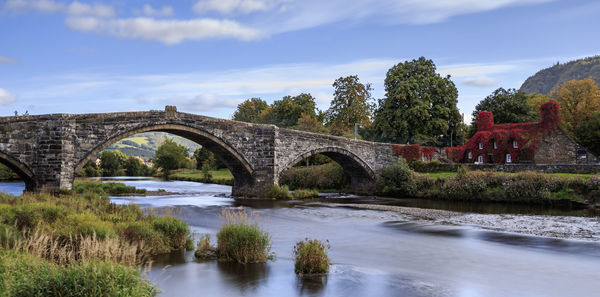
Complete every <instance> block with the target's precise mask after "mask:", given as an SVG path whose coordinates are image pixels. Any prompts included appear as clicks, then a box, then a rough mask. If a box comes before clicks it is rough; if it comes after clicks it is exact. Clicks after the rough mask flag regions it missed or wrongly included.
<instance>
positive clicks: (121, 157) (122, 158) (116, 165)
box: [100, 150, 127, 176]
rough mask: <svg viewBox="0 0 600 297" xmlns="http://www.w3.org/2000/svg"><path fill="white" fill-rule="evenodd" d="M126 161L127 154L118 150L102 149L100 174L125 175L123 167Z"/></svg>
mask: <svg viewBox="0 0 600 297" xmlns="http://www.w3.org/2000/svg"><path fill="white" fill-rule="evenodd" d="M126 163H127V156H126V155H125V154H123V153H122V152H120V151H118V150H116V151H102V153H100V168H101V169H102V176H117V175H125V169H124V167H125V164H126Z"/></svg>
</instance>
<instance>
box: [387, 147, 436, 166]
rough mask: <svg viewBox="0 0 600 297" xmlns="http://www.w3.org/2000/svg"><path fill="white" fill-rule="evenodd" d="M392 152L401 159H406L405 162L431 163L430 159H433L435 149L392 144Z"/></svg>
mask: <svg viewBox="0 0 600 297" xmlns="http://www.w3.org/2000/svg"><path fill="white" fill-rule="evenodd" d="M394 152H395V153H396V155H397V156H401V157H402V158H404V159H406V161H407V162H411V161H414V160H422V159H424V160H426V161H431V159H432V158H433V154H434V153H435V148H433V147H428V146H426V147H423V146H420V145H418V144H410V145H397V144H394Z"/></svg>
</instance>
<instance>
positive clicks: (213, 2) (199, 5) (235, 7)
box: [193, 0, 271, 14]
mask: <svg viewBox="0 0 600 297" xmlns="http://www.w3.org/2000/svg"><path fill="white" fill-rule="evenodd" d="M270 6H271V5H270V4H269V3H267V1H265V0H200V1H198V2H196V4H194V7H193V9H194V11H195V12H196V13H199V14H202V13H206V12H211V11H215V12H218V13H221V14H232V13H242V14H248V13H252V12H256V11H266V10H268V9H269V7H270Z"/></svg>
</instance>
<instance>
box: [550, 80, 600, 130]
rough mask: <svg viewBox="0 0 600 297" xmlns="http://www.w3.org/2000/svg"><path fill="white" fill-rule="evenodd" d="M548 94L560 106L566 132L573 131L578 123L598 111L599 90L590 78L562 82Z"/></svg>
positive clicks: (599, 106) (599, 107)
mask: <svg viewBox="0 0 600 297" xmlns="http://www.w3.org/2000/svg"><path fill="white" fill-rule="evenodd" d="M550 94H551V95H552V96H553V97H555V98H556V101H558V103H559V104H560V111H561V118H562V120H563V123H564V125H563V127H564V128H566V130H567V131H571V132H572V131H574V130H575V129H576V126H577V125H578V123H580V122H583V121H587V120H589V119H590V118H591V116H592V115H593V114H594V113H597V112H599V111H600V90H598V86H597V85H596V84H595V83H594V80H592V79H591V78H586V79H582V80H570V81H567V82H564V83H562V84H560V85H559V86H558V88H556V89H554V90H552V92H550Z"/></svg>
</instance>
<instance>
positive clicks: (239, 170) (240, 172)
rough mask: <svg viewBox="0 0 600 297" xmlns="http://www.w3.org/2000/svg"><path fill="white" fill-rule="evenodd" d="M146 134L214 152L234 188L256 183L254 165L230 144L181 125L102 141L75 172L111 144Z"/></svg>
mask: <svg viewBox="0 0 600 297" xmlns="http://www.w3.org/2000/svg"><path fill="white" fill-rule="evenodd" d="M144 132H167V133H171V134H174V135H177V136H181V137H183V138H186V139H189V140H191V141H194V142H196V143H198V144H200V145H202V146H203V147H206V148H207V149H208V150H210V151H211V152H213V153H214V154H215V156H216V157H217V158H219V159H221V161H223V163H225V165H226V166H227V168H229V170H230V171H231V173H232V175H233V182H234V188H236V187H246V186H250V185H252V183H253V181H254V179H253V174H254V169H253V167H252V165H251V164H250V162H248V160H246V159H245V158H244V156H243V155H242V154H240V153H239V152H238V151H237V150H236V149H234V148H233V147H232V146H231V145H230V144H228V143H227V142H226V141H224V140H223V139H221V138H219V137H217V136H215V135H214V134H212V133H210V132H208V131H206V130H201V129H198V128H193V127H189V126H185V125H179V124H160V125H148V126H144V127H137V128H134V129H131V130H127V131H123V132H119V133H115V134H113V135H111V136H110V137H108V138H106V139H103V140H101V141H100V142H99V143H98V144H97V145H96V146H95V147H94V148H93V149H92V150H90V151H88V152H85V154H84V156H83V157H82V158H81V159H80V160H79V161H78V162H77V166H76V167H75V172H78V171H80V170H81V169H83V166H85V164H86V163H87V162H88V161H90V160H91V159H92V158H94V157H95V156H96V155H98V154H99V153H100V152H101V151H103V150H104V149H106V148H107V147H108V146H110V145H111V144H113V143H115V142H117V141H119V140H121V139H124V138H127V137H129V136H132V135H135V134H138V133H144Z"/></svg>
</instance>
